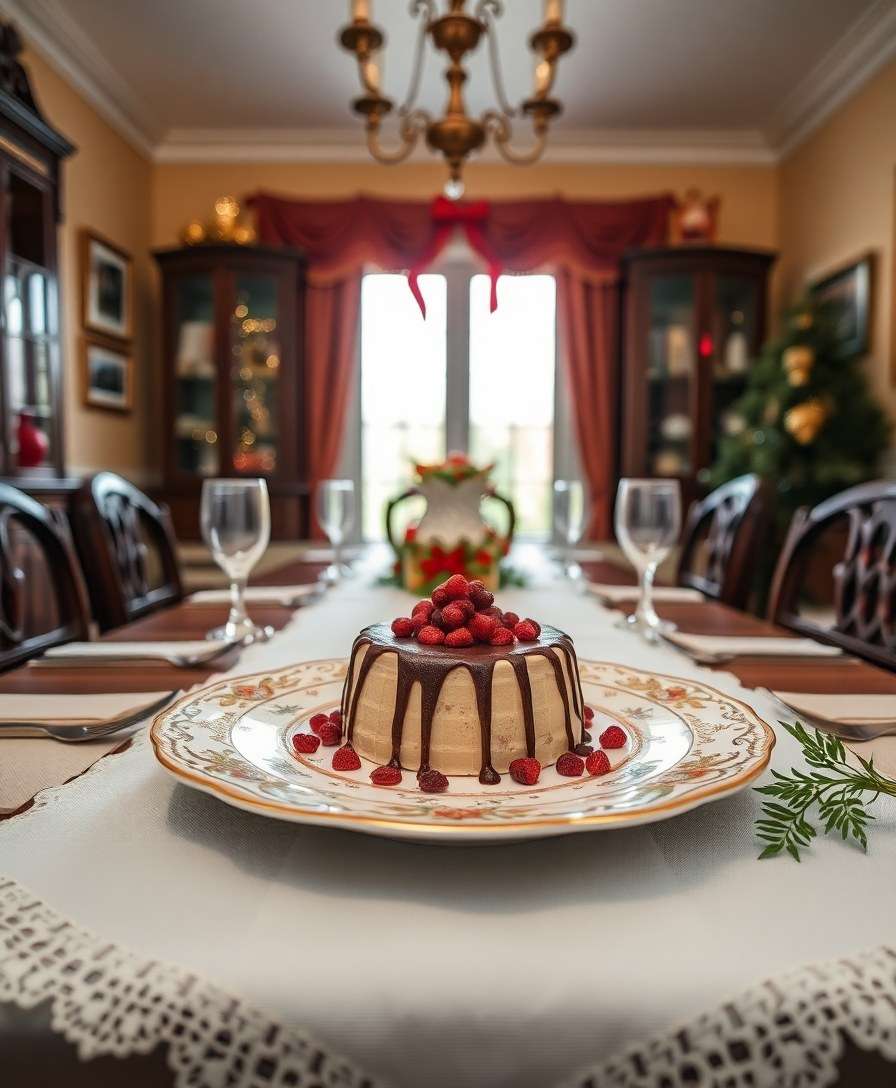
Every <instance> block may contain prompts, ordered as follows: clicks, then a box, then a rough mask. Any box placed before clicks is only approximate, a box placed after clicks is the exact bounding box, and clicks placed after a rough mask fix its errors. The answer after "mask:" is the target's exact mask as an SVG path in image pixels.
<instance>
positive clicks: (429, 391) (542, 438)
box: [347, 255, 569, 540]
mask: <svg viewBox="0 0 896 1088" xmlns="http://www.w3.org/2000/svg"><path fill="white" fill-rule="evenodd" d="M442 269H443V270H442V271H441V272H440V274H434V275H426V276H421V278H420V287H421V290H422V292H423V296H424V298H425V299H426V308H427V319H426V320H425V321H424V320H423V318H422V316H421V314H420V311H419V309H418V308H417V304H416V302H415V301H414V299H413V297H412V296H411V293H410V291H409V290H408V285H407V280H406V279H405V277H404V276H398V275H386V274H380V273H371V274H369V275H366V276H365V277H364V280H363V283H362V289H361V337H360V353H361V380H360V398H359V400H360V404H359V406H358V407H357V408H356V410H355V412H354V413H350V416H351V415H352V414H354V417H355V419H356V420H360V450H354V452H351V451H347V459H348V460H349V461H352V462H354V464H355V467H356V472H355V475H356V477H357V478H358V480H359V483H360V493H361V507H362V518H361V522H362V526H363V535H364V538H365V539H368V540H379V539H382V537H383V510H384V507H385V504H386V502H387V500H388V499H389V498H391V497H393V496H395V495H397V494H398V493H400V492H401V490H402V489H403V488H405V487H408V486H410V484H411V482H412V479H413V466H414V463H415V462H420V461H436V460H440V459H441V458H443V457H444V456H445V455H446V453H447V452H448V451H449V450H451V449H461V450H465V451H467V452H468V453H469V455H470V457H471V458H472V459H473V460H474V461H477V462H482V463H488V462H494V464H495V468H494V471H493V473H492V479H493V480H494V482H495V485H496V487H497V488H498V490H499V491H501V492H502V493H503V494H505V495H507V496H508V497H509V498H511V499H512V500H513V503H514V506H515V507H516V511H517V531H518V532H519V533H521V534H524V535H526V536H529V537H534V538H542V539H545V538H547V537H548V536H549V535H550V534H551V531H552V515H551V508H552V503H551V491H552V486H553V480H554V476H555V462H557V458H556V457H555V437H556V434H555V431H557V430H558V429H559V430H562V432H563V434H564V435H568V433H569V432H568V428H567V427H566V426H565V425H563V424H562V420H563V419H564V418H565V416H566V414H567V413H566V411H565V410H564V408H565V397H564V396H563V391H562V389H559V388H558V386H559V384H560V383H559V382H558V375H557V373H556V369H557V368H556V363H555V356H556V347H555V344H556V285H555V282H554V278H553V276H548V275H531V276H502V277H501V280H500V283H499V287H498V293H499V299H500V306H499V307H498V310H497V312H496V313H494V314H491V313H489V308H488V303H489V280H488V277H487V276H485V275H481V274H478V273H477V271H476V269H475V268H474V267H473V266H472V265H471V263H470V261H469V260H468V258H467V256H466V255H465V256H464V259H463V260H462V261H459V260H457V259H455V260H450V261H446V262H444V264H443V266H442ZM555 405H557V406H558V408H557V424H558V427H557V428H555ZM355 429H356V430H357V429H358V428H357V427H356V428H355ZM350 431H351V426H350ZM350 438H351V435H350ZM564 444H566V440H565V441H564ZM349 445H351V441H350V442H349ZM558 452H560V451H558ZM560 461H561V462H562V467H563V469H564V472H562V473H561V472H559V465H558V473H557V474H558V475H562V474H567V465H568V464H569V453H568V451H567V452H563V453H562V454H561V457H560ZM347 474H349V475H351V469H348V471H347ZM409 505H410V504H409ZM408 513H409V515H411V516H417V515H419V513H420V511H419V510H418V511H416V513H414V512H412V511H408Z"/></svg>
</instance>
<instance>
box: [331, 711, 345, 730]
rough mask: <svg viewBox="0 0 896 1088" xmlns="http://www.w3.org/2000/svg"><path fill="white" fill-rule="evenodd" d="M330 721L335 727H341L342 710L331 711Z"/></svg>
mask: <svg viewBox="0 0 896 1088" xmlns="http://www.w3.org/2000/svg"><path fill="white" fill-rule="evenodd" d="M330 721H331V722H332V723H333V725H338V726H341V725H342V711H341V710H331V711H330Z"/></svg>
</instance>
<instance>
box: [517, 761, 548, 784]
mask: <svg viewBox="0 0 896 1088" xmlns="http://www.w3.org/2000/svg"><path fill="white" fill-rule="evenodd" d="M540 774H541V764H540V763H539V762H538V760H537V759H533V757H532V756H526V757H525V758H524V759H514V760H512V761H511V763H510V777H511V778H512V779H513V780H514V782H519V784H520V785H521V786H534V785H535V783H536V782H537V781H538V776H539V775H540Z"/></svg>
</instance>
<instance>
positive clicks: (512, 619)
mask: <svg viewBox="0 0 896 1088" xmlns="http://www.w3.org/2000/svg"><path fill="white" fill-rule="evenodd" d="M519 622H520V618H519V616H518V615H517V614H516V612H505V613H504V626H505V627H509V628H510V630H511V631H512V630H513V629H514V627H516V625H517V624H518V623H519Z"/></svg>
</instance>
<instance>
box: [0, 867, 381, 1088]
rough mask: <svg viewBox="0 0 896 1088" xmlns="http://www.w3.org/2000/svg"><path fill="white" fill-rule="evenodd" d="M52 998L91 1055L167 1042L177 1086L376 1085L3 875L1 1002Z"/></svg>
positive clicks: (298, 1035)
mask: <svg viewBox="0 0 896 1088" xmlns="http://www.w3.org/2000/svg"><path fill="white" fill-rule="evenodd" d="M46 1000H49V1001H50V1002H51V1013H52V1026H53V1030H54V1031H57V1032H59V1033H60V1034H61V1035H63V1036H64V1037H65V1038H66V1039H68V1041H69V1042H71V1043H74V1044H75V1045H76V1046H77V1049H78V1055H79V1057H81V1058H82V1059H83V1060H87V1059H89V1058H94V1057H98V1056H99V1055H112V1056H113V1057H116V1058H126V1057H129V1056H130V1055H134V1054H148V1053H149V1052H150V1051H152V1050H154V1049H155V1048H156V1047H157V1046H159V1045H160V1044H162V1043H165V1044H167V1046H168V1055H167V1057H168V1064H169V1065H170V1067H171V1069H172V1070H173V1071H174V1076H175V1081H174V1083H175V1085H176V1088H224V1086H225V1085H232V1086H237V1085H238V1086H239V1088H275V1086H286V1085H290V1086H293V1088H377V1082H374V1081H373V1080H371V1079H370V1078H368V1077H366V1076H365V1075H364V1074H363V1073H362V1072H361V1071H360V1070H358V1069H357V1068H356V1067H355V1066H353V1065H352V1064H351V1063H350V1062H348V1061H347V1060H346V1059H344V1058H341V1057H339V1056H337V1055H334V1054H331V1053H328V1051H327V1050H326V1049H325V1048H324V1047H323V1046H322V1045H321V1044H320V1043H318V1042H316V1041H315V1040H314V1039H312V1038H310V1037H309V1036H308V1035H306V1034H305V1033H304V1032H302V1031H298V1030H295V1029H287V1028H284V1027H282V1026H279V1025H277V1024H274V1023H272V1022H271V1021H270V1020H268V1019H267V1018H265V1017H264V1016H262V1015H261V1013H259V1012H256V1011H255V1010H254V1009H250V1008H246V1007H245V1006H244V1005H242V1004H241V1003H240V1002H239V1001H238V1000H237V999H236V998H233V997H230V996H229V995H228V994H226V993H223V992H222V991H221V990H219V989H217V988H216V987H214V986H212V985H210V984H209V983H207V982H205V981H203V980H202V979H200V978H197V977H196V976H195V975H193V974H191V973H190V972H188V971H184V970H180V969H178V968H175V967H171V966H167V965H165V964H161V963H156V962H154V961H151V960H145V959H141V958H140V957H139V956H136V955H134V954H132V953H130V952H127V951H125V950H124V949H122V948H119V947H116V946H115V945H114V944H110V943H109V942H108V941H103V940H101V939H100V938H98V937H96V936H94V935H92V934H90V933H88V932H86V931H84V930H82V929H79V928H78V927H77V926H75V925H72V924H71V923H69V922H66V921H65V920H64V919H63V918H61V917H60V916H59V915H57V914H55V913H54V912H53V911H52V910H50V908H49V907H47V906H45V905H44V904H43V903H42V902H40V900H38V899H36V898H35V897H34V896H33V895H32V894H31V893H29V892H28V891H26V890H25V889H24V888H23V887H22V886H21V885H19V884H17V883H15V882H14V881H11V880H4V879H2V878H0V1001H5V1002H13V1003H15V1004H16V1005H18V1006H20V1007H21V1008H25V1009H30V1008H34V1007H35V1006H36V1005H39V1004H40V1003H41V1002H42V1001H46Z"/></svg>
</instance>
